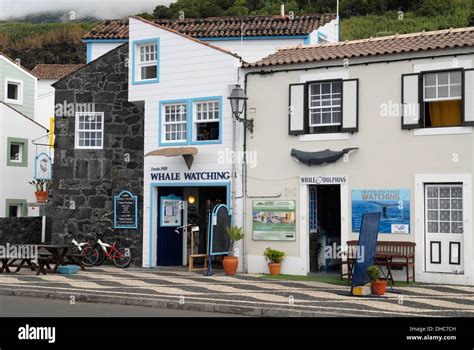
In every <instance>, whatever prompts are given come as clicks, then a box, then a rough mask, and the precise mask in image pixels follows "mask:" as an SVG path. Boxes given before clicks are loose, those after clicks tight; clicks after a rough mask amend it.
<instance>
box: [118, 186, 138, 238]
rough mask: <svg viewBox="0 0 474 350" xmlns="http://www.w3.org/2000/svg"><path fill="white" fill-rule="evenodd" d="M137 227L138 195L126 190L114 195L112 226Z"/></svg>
mask: <svg viewBox="0 0 474 350" xmlns="http://www.w3.org/2000/svg"><path fill="white" fill-rule="evenodd" d="M137 227H138V197H137V196H135V195H133V194H132V193H130V192H128V191H122V192H120V193H119V194H118V195H117V196H114V228H122V229H134V228H137Z"/></svg>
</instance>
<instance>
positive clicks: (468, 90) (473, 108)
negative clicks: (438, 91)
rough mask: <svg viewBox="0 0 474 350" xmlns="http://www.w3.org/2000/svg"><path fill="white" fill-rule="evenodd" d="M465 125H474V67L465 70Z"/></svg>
mask: <svg viewBox="0 0 474 350" xmlns="http://www.w3.org/2000/svg"><path fill="white" fill-rule="evenodd" d="M463 124H464V125H467V126H474V69H466V70H465V71H464V122H463Z"/></svg>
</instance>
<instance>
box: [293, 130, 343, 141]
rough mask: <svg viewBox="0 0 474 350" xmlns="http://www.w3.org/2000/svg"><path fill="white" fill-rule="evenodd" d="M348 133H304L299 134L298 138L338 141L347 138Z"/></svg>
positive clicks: (301, 139)
mask: <svg viewBox="0 0 474 350" xmlns="http://www.w3.org/2000/svg"><path fill="white" fill-rule="evenodd" d="M349 136H350V134H349V133H348V132H342V133H333V134H306V135H300V136H299V140H300V141H301V142H308V141H338V140H349Z"/></svg>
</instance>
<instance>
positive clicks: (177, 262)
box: [156, 186, 228, 266]
mask: <svg viewBox="0 0 474 350" xmlns="http://www.w3.org/2000/svg"><path fill="white" fill-rule="evenodd" d="M173 201H175V204H176V206H175V207H173ZM227 201H228V190H227V187H225V186H183V187H166V186H163V187H158V215H157V217H158V225H157V227H158V232H157V233H158V234H157V262H156V263H157V266H182V265H185V264H186V261H187V259H183V257H185V258H186V257H187V256H188V255H189V254H190V252H191V251H193V253H194V254H206V253H207V250H208V247H207V244H208V242H207V230H208V226H209V214H210V213H211V212H212V209H213V208H214V207H215V206H216V205H219V204H228V203H227ZM183 202H184V203H183ZM163 203H165V204H163ZM183 204H185V205H183ZM164 205H165V206H166V205H167V206H169V208H168V209H166V208H164V207H163V206H164ZM173 208H178V209H177V210H179V212H178V211H174V209H173ZM165 209H166V210H165ZM167 214H169V215H170V216H169V217H173V215H174V217H175V219H172V220H170V219H168V221H163V215H167ZM170 222H171V223H170ZM184 225H193V226H198V227H199V232H195V233H194V234H193V237H194V240H193V241H191V235H190V233H189V231H188V230H187V229H184V233H183V228H181V227H182V226H184ZM196 262H197V263H199V261H198V260H196Z"/></svg>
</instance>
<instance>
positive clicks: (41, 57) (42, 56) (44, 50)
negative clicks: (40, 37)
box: [0, 42, 86, 69]
mask: <svg viewBox="0 0 474 350" xmlns="http://www.w3.org/2000/svg"><path fill="white" fill-rule="evenodd" d="M0 51H2V52H4V53H5V54H6V55H8V57H11V58H13V59H16V58H19V59H20V60H21V65H22V66H24V67H26V68H28V69H33V68H34V67H35V66H36V65H37V64H40V63H57V64H70V63H84V64H85V63H86V44H84V43H83V42H76V43H56V44H49V45H45V46H43V47H38V48H23V49H21V50H16V49H13V48H9V47H4V48H1V47H0Z"/></svg>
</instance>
